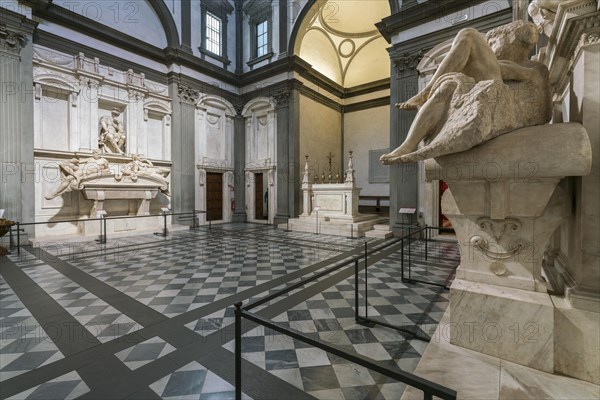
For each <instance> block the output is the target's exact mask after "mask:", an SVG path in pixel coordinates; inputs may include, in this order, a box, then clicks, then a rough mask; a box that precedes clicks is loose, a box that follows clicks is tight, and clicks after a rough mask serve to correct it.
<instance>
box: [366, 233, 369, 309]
mask: <svg viewBox="0 0 600 400" xmlns="http://www.w3.org/2000/svg"><path fill="white" fill-rule="evenodd" d="M368 265H369V264H368V260H367V242H365V318H369V310H368V307H369V301H368V299H369V288H368V287H367V266H368Z"/></svg>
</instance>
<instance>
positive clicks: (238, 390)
mask: <svg viewBox="0 0 600 400" xmlns="http://www.w3.org/2000/svg"><path fill="white" fill-rule="evenodd" d="M241 307H242V302H241V301H240V302H237V303H235V400H242V310H241Z"/></svg>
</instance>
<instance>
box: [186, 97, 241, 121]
mask: <svg viewBox="0 0 600 400" xmlns="http://www.w3.org/2000/svg"><path fill="white" fill-rule="evenodd" d="M203 105H209V106H213V107H216V108H220V109H222V110H224V111H225V115H227V116H228V117H235V116H236V114H237V113H236V112H235V108H234V107H233V104H231V103H230V102H229V101H227V100H225V99H224V98H222V97H219V96H215V95H212V94H207V95H202V96H200V98H199V99H198V102H197V103H196V108H201V107H202V106H203Z"/></svg>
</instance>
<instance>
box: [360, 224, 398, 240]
mask: <svg viewBox="0 0 600 400" xmlns="http://www.w3.org/2000/svg"><path fill="white" fill-rule="evenodd" d="M365 236H366V237H368V238H376V239H388V238H391V237H392V236H394V233H393V232H392V231H390V225H389V224H386V225H384V224H376V225H373V230H372V231H367V232H365Z"/></svg>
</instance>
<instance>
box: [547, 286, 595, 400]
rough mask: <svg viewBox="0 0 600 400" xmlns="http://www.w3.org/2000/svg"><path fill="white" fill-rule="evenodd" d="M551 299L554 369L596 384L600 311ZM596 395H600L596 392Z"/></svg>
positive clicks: (562, 299) (560, 299) (555, 298)
mask: <svg viewBox="0 0 600 400" xmlns="http://www.w3.org/2000/svg"><path fill="white" fill-rule="evenodd" d="M552 301H553V302H554V305H555V307H556V308H555V309H554V370H555V371H556V372H558V373H561V374H564V375H568V376H572V377H575V378H578V379H583V380H586V381H588V382H593V383H596V384H600V313H597V312H593V311H587V310H581V309H577V308H574V307H572V306H571V304H569V302H568V301H567V300H565V299H564V298H558V297H555V296H553V297H552ZM598 397H600V396H598Z"/></svg>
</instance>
